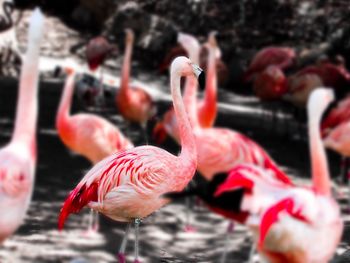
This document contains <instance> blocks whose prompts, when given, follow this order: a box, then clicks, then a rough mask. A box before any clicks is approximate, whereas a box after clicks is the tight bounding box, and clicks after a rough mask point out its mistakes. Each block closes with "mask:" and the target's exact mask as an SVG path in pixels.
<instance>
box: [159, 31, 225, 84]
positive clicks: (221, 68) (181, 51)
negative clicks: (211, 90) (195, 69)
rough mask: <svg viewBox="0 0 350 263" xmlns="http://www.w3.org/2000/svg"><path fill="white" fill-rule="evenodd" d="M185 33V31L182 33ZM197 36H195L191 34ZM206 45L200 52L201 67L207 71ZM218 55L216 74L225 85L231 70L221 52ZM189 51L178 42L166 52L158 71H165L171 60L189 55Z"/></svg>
mask: <svg viewBox="0 0 350 263" xmlns="http://www.w3.org/2000/svg"><path fill="white" fill-rule="evenodd" d="M180 34H183V33H180ZM185 35H187V36H190V35H188V34H185ZM191 37H193V38H195V37H194V36H191ZM207 51H208V50H207V47H206V45H203V46H202V47H201V49H200V52H199V54H200V55H199V65H200V67H201V68H202V69H203V70H204V71H205V72H206V71H207V65H208V54H207V53H208V52H207ZM217 54H218V56H217V58H216V74H217V78H218V83H219V85H220V86H222V85H225V84H226V82H227V79H228V75H229V70H228V68H227V65H226V64H225V62H224V61H223V60H222V59H221V52H219V53H217ZM188 55H189V52H188V50H187V49H186V48H185V47H184V46H183V45H182V44H181V43H178V44H177V45H176V46H175V47H173V48H172V49H170V51H169V52H168V53H167V54H166V56H165V58H164V59H163V61H162V62H161V64H160V65H159V67H158V71H159V72H160V73H164V72H165V71H166V70H168V68H169V65H170V63H171V61H172V60H173V59H174V58H175V57H177V56H188Z"/></svg>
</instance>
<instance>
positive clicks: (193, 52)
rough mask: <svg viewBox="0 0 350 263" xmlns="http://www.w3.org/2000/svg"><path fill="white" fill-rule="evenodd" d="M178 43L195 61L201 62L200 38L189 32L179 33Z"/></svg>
mask: <svg viewBox="0 0 350 263" xmlns="http://www.w3.org/2000/svg"><path fill="white" fill-rule="evenodd" d="M177 41H178V43H179V44H180V45H181V46H182V47H183V48H184V49H185V50H186V52H187V54H188V55H189V57H190V59H191V60H192V61H193V62H194V63H197V64H198V63H199V51H200V44H199V42H198V40H197V39H196V38H195V37H194V36H192V35H189V34H185V33H179V34H178V37H177Z"/></svg>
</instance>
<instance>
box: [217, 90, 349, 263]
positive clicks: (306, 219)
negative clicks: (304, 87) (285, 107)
mask: <svg viewBox="0 0 350 263" xmlns="http://www.w3.org/2000/svg"><path fill="white" fill-rule="evenodd" d="M333 96H334V95H333V92H332V91H331V90H329V89H324V88H319V89H317V90H315V91H314V92H313V93H312V94H311V96H310V99H309V102H308V116H309V125H308V126H309V127H308V128H309V137H310V153H311V161H312V187H308V186H306V187H296V186H294V185H290V184H285V183H283V182H281V181H276V180H272V178H271V176H270V173H269V172H268V171H266V170H264V169H263V168H261V167H257V166H253V165H249V164H243V165H241V166H238V167H236V168H235V169H233V170H232V171H231V173H230V175H229V176H228V178H227V179H226V181H225V182H224V183H223V184H221V185H220V187H219V188H218V189H217V191H216V194H215V196H216V198H223V197H224V196H225V195H226V198H227V197H228V196H230V195H232V194H233V193H234V192H235V191H237V190H240V191H241V190H242V189H243V193H241V196H240V199H239V203H238V207H237V206H235V207H232V209H231V212H234V213H238V214H240V215H242V216H244V218H243V219H242V222H243V223H245V224H246V225H248V227H249V228H250V229H251V230H252V232H253V233H254V236H255V242H256V245H257V248H258V251H259V252H260V254H261V255H262V256H263V257H264V258H266V259H268V261H269V262H271V263H282V262H290V263H303V262H320V263H326V262H329V260H330V259H331V257H332V256H333V254H334V251H335V249H336V247H337V245H338V243H339V241H340V238H341V234H342V229H343V222H342V219H341V217H340V209H339V206H338V204H337V202H336V200H334V198H333V197H332V195H331V182H330V176H329V172H328V163H327V159H326V154H325V150H324V147H323V145H322V141H321V136H320V131H319V125H320V119H321V116H322V113H323V111H324V110H325V109H326V107H327V106H328V104H329V103H330V102H331V101H332V100H333ZM315 240H317V242H315Z"/></svg>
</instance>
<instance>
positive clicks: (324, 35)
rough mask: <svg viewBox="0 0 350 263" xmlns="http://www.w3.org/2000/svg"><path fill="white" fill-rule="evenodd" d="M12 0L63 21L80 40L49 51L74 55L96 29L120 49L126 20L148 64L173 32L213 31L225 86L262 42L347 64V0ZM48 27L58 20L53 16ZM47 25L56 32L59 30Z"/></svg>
mask: <svg viewBox="0 0 350 263" xmlns="http://www.w3.org/2000/svg"><path fill="white" fill-rule="evenodd" d="M14 2H15V6H16V9H18V10H26V9H29V8H32V7H33V6H37V5H39V6H40V7H41V8H42V9H43V10H44V11H45V12H46V13H47V14H48V15H49V16H52V17H54V18H56V19H59V20H61V21H62V22H64V24H65V25H66V26H67V29H66V30H68V32H71V31H72V32H74V33H72V34H73V35H77V36H78V38H79V39H80V41H75V43H71V45H70V46H69V47H64V48H62V42H58V41H55V43H56V44H57V45H59V46H60V49H59V50H58V52H56V54H55V52H52V53H53V54H52V55H53V56H62V52H64V51H66V52H69V53H70V54H77V53H78V54H79V52H78V51H79V50H80V48H81V47H82V46H84V44H85V43H86V42H87V41H88V39H90V38H91V37H93V36H95V35H101V34H102V35H104V36H107V37H108V38H109V39H110V40H111V42H114V43H117V44H118V45H119V47H120V48H123V42H124V37H123V31H124V29H125V28H127V27H130V28H132V29H134V31H135V33H136V43H135V45H136V46H135V52H134V60H136V61H138V62H140V63H141V65H142V66H143V67H145V68H146V69H151V70H152V69H157V67H158V66H159V64H160V63H161V62H162V60H163V59H164V57H165V56H166V54H167V53H168V52H169V50H170V49H171V48H172V47H174V46H175V45H176V36H177V32H179V31H183V32H187V33H191V34H194V35H196V36H197V37H198V38H199V39H200V40H202V41H204V40H205V39H206V36H207V34H208V33H209V32H210V31H212V30H215V31H217V33H218V35H217V38H218V42H219V45H220V47H221V49H222V58H223V60H224V62H225V63H226V64H227V65H228V67H229V70H230V74H229V76H230V77H229V79H228V81H226V83H225V85H224V86H225V87H226V88H229V89H234V88H235V86H239V85H238V84H239V83H238V82H239V77H240V75H241V73H242V71H243V70H244V68H245V67H246V64H247V63H248V61H249V60H250V59H251V57H252V55H253V54H254V53H255V52H256V51H257V50H258V49H260V48H262V47H265V46H271V45H287V46H292V47H294V48H295V49H296V50H297V51H298V54H299V65H300V66H301V65H304V64H308V63H312V62H313V61H314V60H315V59H317V58H318V57H319V56H320V55H321V54H328V55H330V56H335V55H337V54H341V55H342V56H343V57H344V58H345V61H346V62H347V64H348V61H349V59H350V26H349V22H348V19H347V18H348V17H349V15H350V5H349V4H348V1H347V0H316V1H312V0H303V1H302V0H268V1H266V0H237V1H225V0H215V1H209V0H179V1H172V0H162V1H156V0H143V1H141V0H139V1H125V0H121V1H116V0H60V1H50V0H15V1H14ZM19 24H20V23H19ZM53 26H56V27H60V25H59V23H56V22H55V23H53ZM50 28H51V27H50ZM50 30H51V29H50ZM61 31H62V30H61ZM52 32H54V33H55V34H57V33H59V32H60V30H52ZM69 34H70V33H69ZM72 34H70V35H72ZM20 35H23V34H20ZM75 40H77V39H75ZM67 41H68V42H72V39H71V37H69V38H68V37H66V42H67ZM53 50H54V49H53ZM66 55H68V54H66Z"/></svg>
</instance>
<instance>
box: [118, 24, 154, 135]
mask: <svg viewBox="0 0 350 263" xmlns="http://www.w3.org/2000/svg"><path fill="white" fill-rule="evenodd" d="M125 32H126V40H125V54H124V61H123V67H122V76H121V83H120V90H119V92H118V93H117V96H116V98H115V101H116V104H117V107H118V110H119V113H120V114H121V115H122V116H123V118H124V119H125V120H127V121H130V122H136V123H139V124H140V125H141V126H142V128H143V129H144V130H145V129H146V125H147V121H148V120H149V119H150V118H151V117H152V116H153V115H154V114H155V107H154V104H153V100H152V98H151V96H150V95H149V94H148V93H147V92H146V91H145V90H143V89H141V88H139V87H135V86H130V83H129V75H130V61H131V53H132V46H133V42H134V33H133V31H132V30H131V29H127V30H125Z"/></svg>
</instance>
